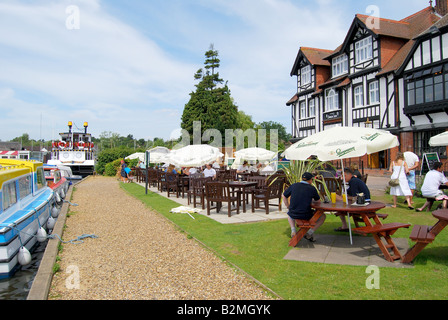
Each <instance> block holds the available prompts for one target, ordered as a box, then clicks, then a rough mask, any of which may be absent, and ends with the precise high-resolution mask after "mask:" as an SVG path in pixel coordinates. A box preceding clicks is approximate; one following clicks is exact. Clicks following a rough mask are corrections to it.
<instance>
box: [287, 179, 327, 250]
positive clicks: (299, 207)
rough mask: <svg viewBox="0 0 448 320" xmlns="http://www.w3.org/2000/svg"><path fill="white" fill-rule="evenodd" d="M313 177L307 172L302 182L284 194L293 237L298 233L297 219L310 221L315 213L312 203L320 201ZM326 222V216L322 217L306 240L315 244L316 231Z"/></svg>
mask: <svg viewBox="0 0 448 320" xmlns="http://www.w3.org/2000/svg"><path fill="white" fill-rule="evenodd" d="M312 179H313V175H312V174H311V173H309V172H305V173H304V174H303V175H302V181H301V182H298V183H294V184H293V185H291V186H290V187H289V188H288V189H286V191H285V192H284V193H283V195H282V198H283V203H284V204H285V205H286V207H287V208H288V209H289V210H288V222H289V225H290V226H291V237H294V236H295V234H296V233H297V230H296V222H295V219H299V220H310V219H311V218H312V217H313V215H314V213H315V211H314V210H313V209H311V203H312V202H313V200H314V201H320V196H319V193H318V192H317V189H316V188H315V187H314V186H313V185H312V184H311V183H312ZM324 221H325V215H322V217H321V218H319V220H317V223H316V227H315V228H314V229H310V230H309V231H308V232H307V233H306V235H305V236H304V238H305V239H307V240H309V241H312V242H314V241H315V240H314V237H313V234H314V231H316V230H317V229H318V228H319V227H320V226H321V225H322V224H323V223H324Z"/></svg>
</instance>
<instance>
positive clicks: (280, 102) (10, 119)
mask: <svg viewBox="0 0 448 320" xmlns="http://www.w3.org/2000/svg"><path fill="white" fill-rule="evenodd" d="M434 3H435V1H434ZM372 6H374V7H373V8H374V9H375V15H379V16H380V17H382V18H388V19H396V20H400V19H402V18H404V17H406V16H409V15H411V14H413V13H415V12H417V11H420V10H422V9H424V8H425V7H427V6H429V1H426V0H394V1H386V0H378V1H374V0H371V1H355V0H317V1H308V0H126V1H124V0H0V140H1V141H8V140H11V139H13V138H15V137H19V136H21V135H22V134H24V133H28V134H29V135H30V137H31V138H33V139H44V140H53V139H54V140H58V139H59V133H60V132H64V131H66V130H67V123H68V121H72V122H73V123H74V125H75V127H77V128H79V129H80V130H82V126H83V123H84V122H88V123H89V128H88V131H89V132H90V133H92V135H93V136H95V137H97V138H98V137H99V136H100V134H102V133H104V132H113V133H118V134H120V135H122V136H127V135H129V134H131V135H133V137H134V138H136V139H145V140H148V139H151V140H153V139H154V138H155V137H158V138H163V139H165V140H167V139H176V138H178V137H179V129H180V123H181V116H182V112H183V109H184V106H185V104H186V103H187V102H188V100H189V98H190V96H189V93H191V92H192V91H194V89H195V86H194V85H195V84H196V82H195V80H194V74H195V72H196V71H197V70H198V69H199V68H202V67H203V64H204V61H205V57H204V53H205V52H206V51H207V50H208V49H209V47H210V44H213V45H214V47H215V49H216V50H218V52H219V58H220V60H221V66H220V68H219V72H220V76H221V78H222V79H224V80H225V81H228V86H229V88H230V90H231V95H232V97H233V99H234V101H235V103H236V105H237V106H238V108H239V110H242V111H244V112H245V113H246V114H248V115H250V116H252V120H253V121H254V122H256V123H258V122H262V121H276V122H279V123H281V124H283V125H284V126H285V127H286V128H287V132H291V110H290V108H289V107H287V106H286V102H287V101H288V100H289V99H290V98H291V97H292V96H293V95H294V94H295V93H296V78H295V77H291V76H290V72H291V69H292V66H293V64H294V61H295V58H296V56H297V52H298V50H299V48H300V47H315V48H322V49H331V50H334V49H335V48H336V47H338V46H339V45H340V44H341V43H342V42H343V41H344V38H345V36H346V34H347V32H348V29H349V27H350V25H351V23H352V21H353V18H354V17H355V14H357V13H361V14H373V11H372Z"/></svg>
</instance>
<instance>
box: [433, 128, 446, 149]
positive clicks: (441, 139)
mask: <svg viewBox="0 0 448 320" xmlns="http://www.w3.org/2000/svg"><path fill="white" fill-rule="evenodd" d="M429 145H430V146H431V147H444V146H448V131H445V132H443V133H440V134H438V135H436V136H433V137H431V139H429Z"/></svg>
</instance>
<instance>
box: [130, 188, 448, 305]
mask: <svg viewBox="0 0 448 320" xmlns="http://www.w3.org/2000/svg"><path fill="white" fill-rule="evenodd" d="M121 186H122V187H123V188H124V189H125V190H126V191H128V192H129V193H130V194H131V195H133V196H135V197H136V198H137V199H139V200H141V201H142V202H144V203H145V204H146V205H147V206H148V207H150V208H152V209H153V210H155V211H157V212H159V213H160V214H162V215H164V216H165V217H167V218H168V219H169V220H171V221H173V222H174V223H175V224H176V225H178V226H179V228H180V229H181V230H182V231H183V232H185V233H187V234H189V235H191V236H192V237H194V238H196V239H198V240H199V241H201V242H203V243H204V244H205V245H207V246H208V247H210V248H212V249H213V250H215V251H216V252H217V253H219V254H220V255H221V256H223V257H224V258H225V259H226V260H228V261H230V262H232V263H233V264H235V265H237V266H238V267H240V268H241V269H243V270H244V271H246V272H247V273H248V274H250V275H252V276H253V277H254V278H256V279H257V280H258V281H260V282H261V283H263V284H265V285H266V286H267V287H269V288H270V289H272V290H273V291H274V292H276V293H277V294H278V295H280V296H281V297H282V298H284V299H293V300H302V299H364V300H367V299H405V300H409V299H431V300H432V299H447V298H448V277H447V276H446V274H447V273H448V229H447V230H444V231H442V233H441V234H439V235H438V236H437V238H436V240H435V241H434V243H432V244H430V245H428V246H427V247H426V248H425V249H424V250H423V251H422V252H421V253H420V255H419V256H417V258H416V260H414V268H380V289H371V290H369V289H367V288H366V280H367V278H368V277H369V275H370V274H367V273H366V267H365V266H345V265H330V264H322V263H310V262H300V261H288V260H284V259H283V257H284V256H285V255H286V253H287V252H288V251H289V250H291V248H290V247H288V242H289V240H290V236H289V233H290V229H289V225H288V223H287V221H286V220H281V221H270V222H259V223H246V224H237V225H222V224H220V223H218V222H216V221H214V220H212V219H209V218H207V217H205V216H201V215H198V214H194V217H195V220H193V219H192V218H190V217H189V216H188V215H186V214H173V213H170V212H169V211H170V210H171V209H172V208H174V207H177V206H179V205H178V204H177V203H175V202H174V201H172V200H169V199H166V198H164V197H162V196H159V195H157V194H154V193H150V192H149V191H148V195H146V194H145V188H142V187H141V186H139V185H137V184H123V183H122V184H121ZM373 200H376V201H382V202H385V203H389V204H390V203H392V200H391V197H390V196H387V195H386V196H384V197H373ZM414 201H415V205H416V206H421V205H422V204H423V203H424V199H419V198H416V199H414ZM380 212H383V213H388V214H389V217H388V218H387V220H386V221H387V222H404V223H408V222H409V223H411V224H412V225H414V224H426V225H433V224H434V223H435V222H436V220H435V218H434V217H433V216H432V215H431V214H430V213H428V212H425V213H417V212H415V211H410V210H408V209H407V206H406V205H404V204H402V205H399V207H398V208H395V209H394V208H385V209H383V210H381V211H380ZM338 226H340V220H339V218H337V217H335V216H332V215H329V216H328V217H327V220H326V221H325V223H324V225H323V226H322V227H321V228H320V229H319V230H318V231H317V234H319V233H322V234H334V233H335V232H334V231H333V229H334V228H336V227H338ZM411 230H412V226H411V227H410V228H409V229H400V230H399V231H397V233H395V235H394V237H399V238H402V237H404V238H409V234H410V232H411ZM409 243H410V245H412V244H413V242H411V241H410V242H409ZM402 254H404V252H402Z"/></svg>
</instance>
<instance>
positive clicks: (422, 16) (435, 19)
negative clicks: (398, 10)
mask: <svg viewBox="0 0 448 320" xmlns="http://www.w3.org/2000/svg"><path fill="white" fill-rule="evenodd" d="M402 21H405V22H407V23H409V25H410V27H409V28H410V30H411V35H412V39H410V40H409V41H408V42H407V43H406V44H405V45H404V46H403V47H401V49H400V50H398V51H397V53H396V54H395V55H394V56H393V57H392V58H391V59H390V61H389V62H388V63H387V64H386V65H385V66H384V67H383V69H382V70H381V71H380V72H379V73H378V75H383V74H387V73H389V72H394V71H397V70H398V69H400V68H401V67H402V66H403V64H404V62H405V61H406V58H407V57H408V56H409V54H410V53H411V51H412V49H413V47H414V45H415V43H416V41H415V40H414V39H415V38H417V37H419V36H422V35H425V34H427V33H429V32H430V31H429V30H430V28H431V27H432V26H436V27H438V28H441V27H443V26H446V25H448V17H447V16H445V17H443V18H440V17H439V16H437V15H436V14H435V12H434V10H433V8H432V7H427V8H425V9H423V10H421V11H419V12H417V13H415V14H413V15H411V16H409V17H406V18H404V19H403V20H402Z"/></svg>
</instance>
